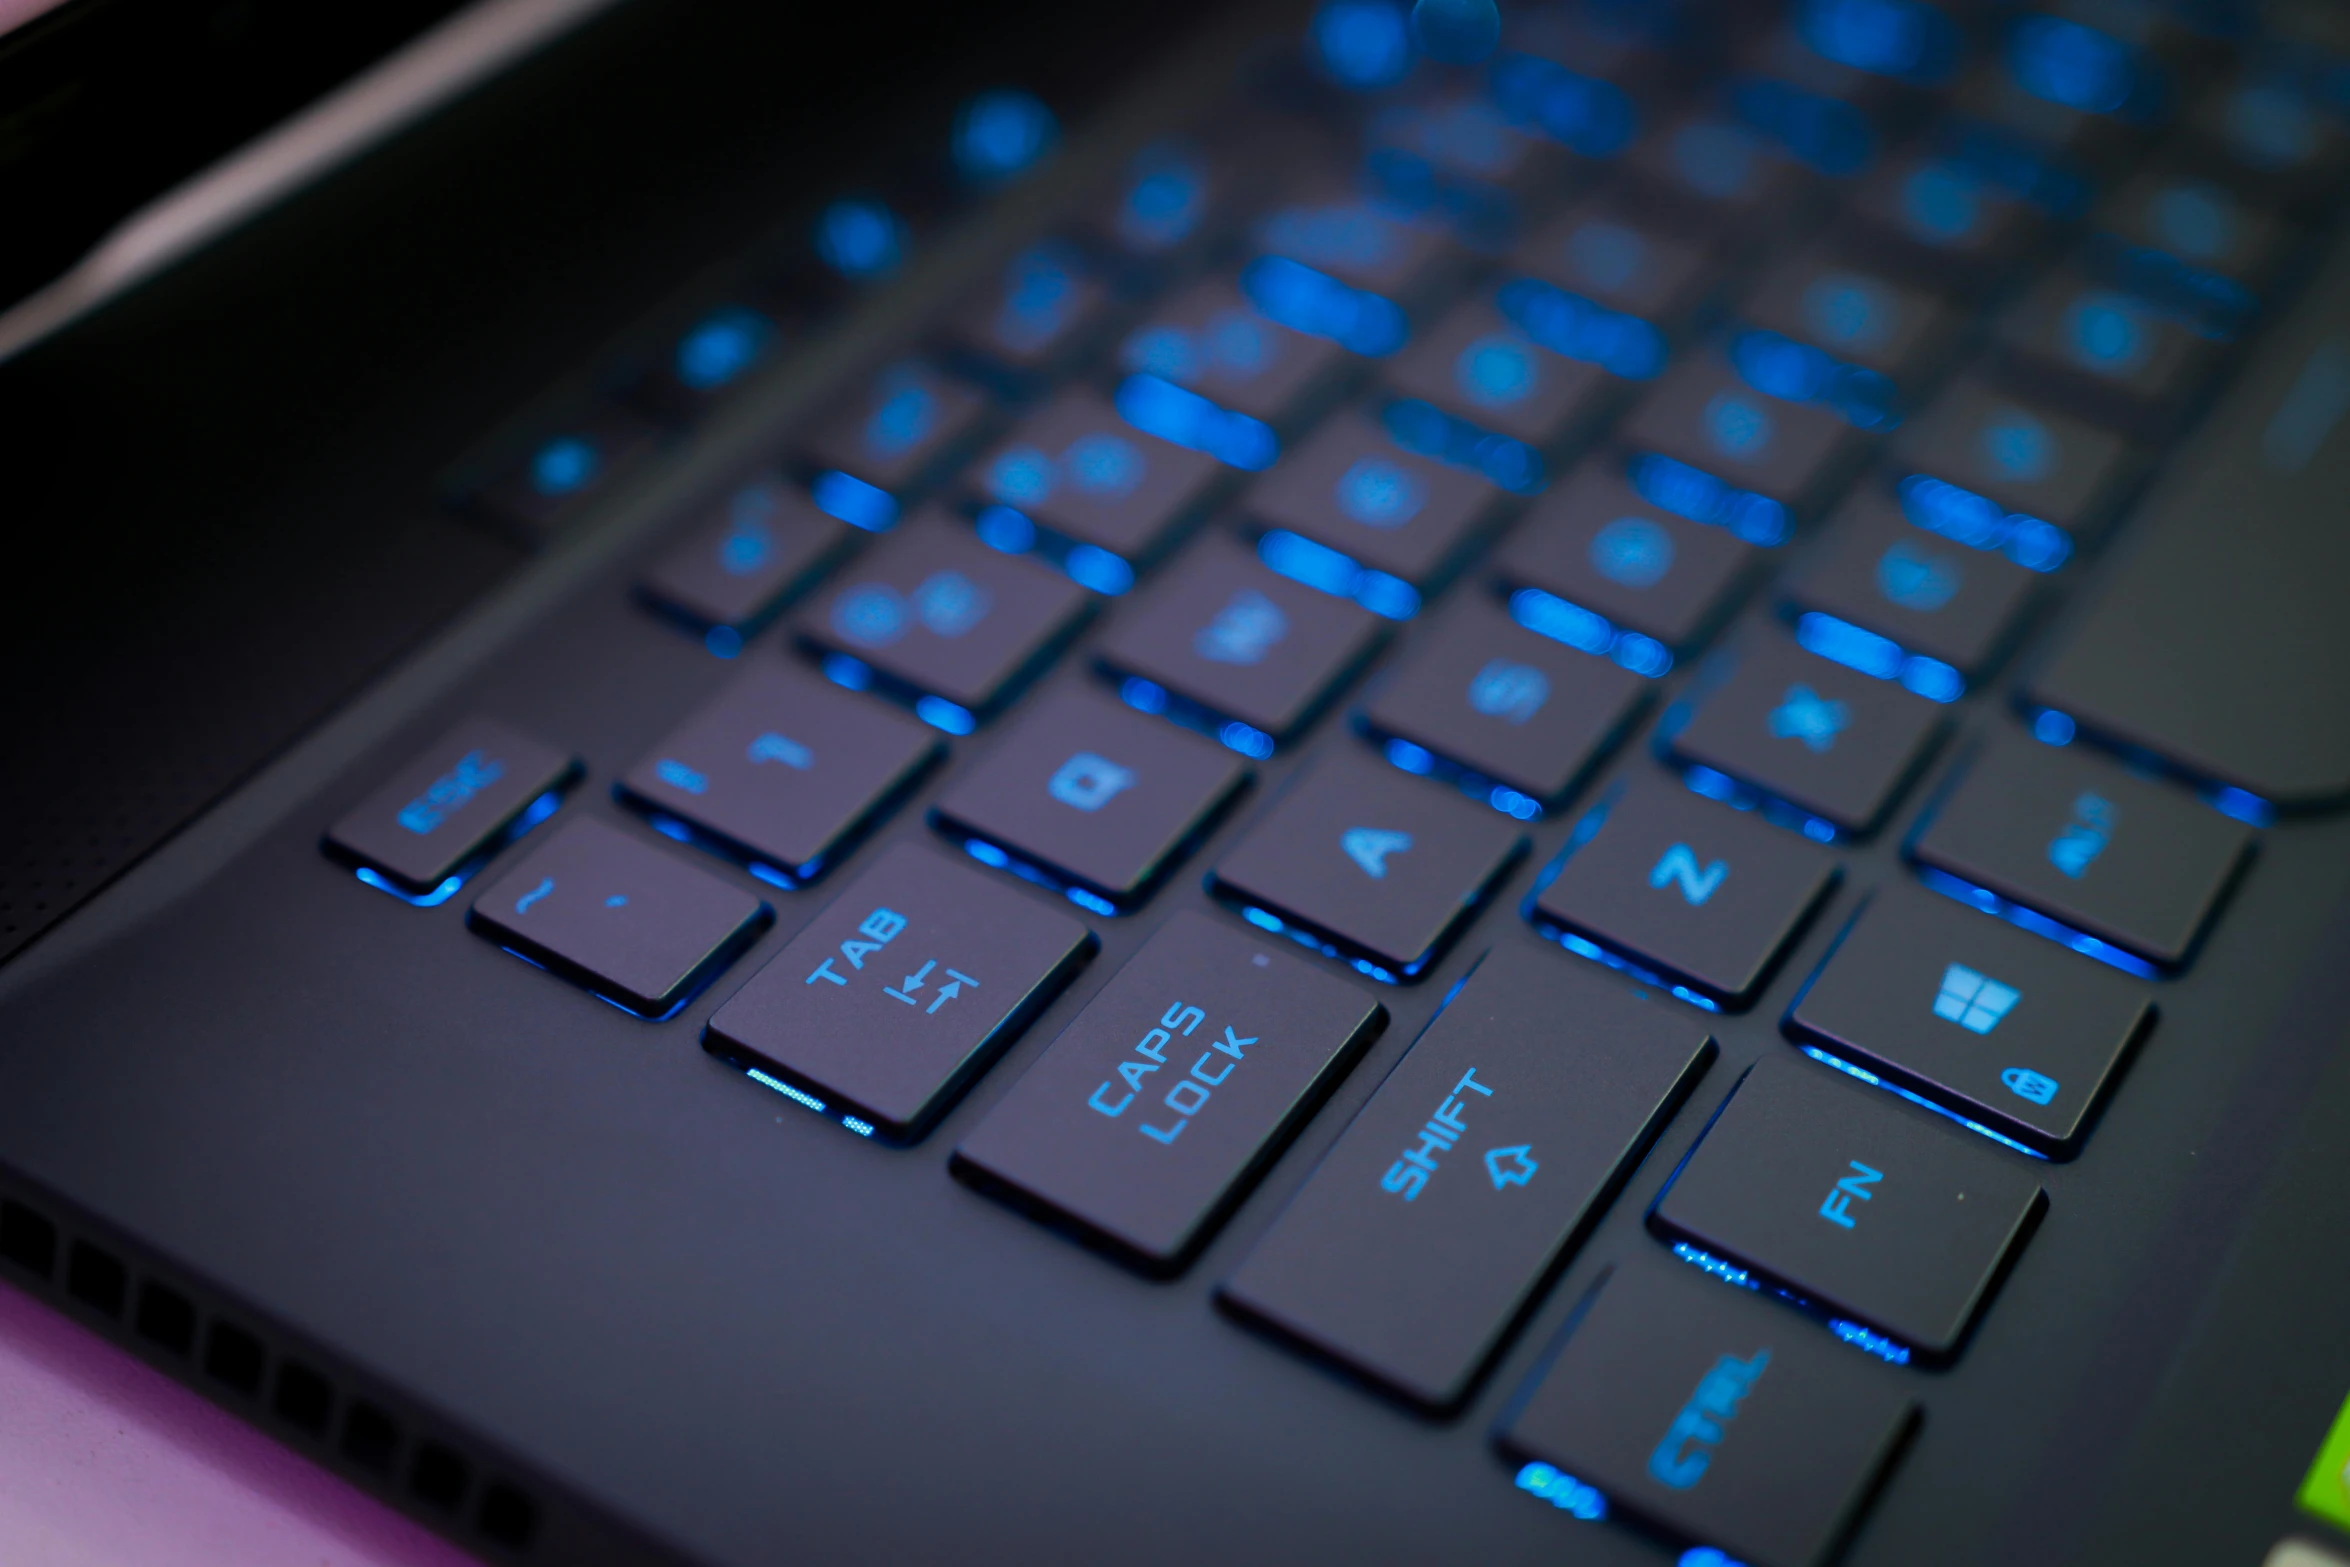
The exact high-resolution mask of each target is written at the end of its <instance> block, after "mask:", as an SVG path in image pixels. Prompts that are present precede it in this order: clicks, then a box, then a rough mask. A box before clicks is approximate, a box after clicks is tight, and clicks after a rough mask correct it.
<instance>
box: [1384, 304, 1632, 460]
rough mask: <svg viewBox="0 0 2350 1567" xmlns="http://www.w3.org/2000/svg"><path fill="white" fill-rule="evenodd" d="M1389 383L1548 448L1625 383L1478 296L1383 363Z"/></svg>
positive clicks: (1585, 420) (1488, 427)
mask: <svg viewBox="0 0 2350 1567" xmlns="http://www.w3.org/2000/svg"><path fill="white" fill-rule="evenodd" d="M1386 382H1387V388H1388V390H1390V391H1392V392H1394V393H1395V394H1396V395H1398V396H1400V397H1414V398H1418V399H1420V400H1422V401H1424V402H1428V403H1433V404H1434V405H1435V406H1437V407H1438V408H1441V409H1443V410H1444V411H1445V412H1446V413H1449V414H1451V415H1453V416H1454V417H1455V418H1458V419H1465V420H1467V421H1468V422H1469V423H1471V424H1473V425H1476V426H1477V427H1478V428H1479V429H1482V430H1492V431H1496V432H1498V433H1500V434H1502V435H1507V436H1510V437H1512V438H1513V439H1516V440H1520V441H1524V442H1526V443H1527V444H1528V445H1530V446H1539V447H1545V448H1547V447H1551V446H1556V445H1558V444H1559V443H1560V442H1562V441H1564V440H1566V439H1568V438H1569V437H1570V436H1571V435H1572V434H1573V433H1574V432H1575V431H1576V430H1578V429H1579V428H1581V427H1582V426H1584V425H1586V424H1588V423H1589V422H1590V421H1591V420H1592V419H1593V418H1594V417H1596V416H1597V415H1598V414H1599V412H1600V411H1601V410H1602V409H1603V407H1605V405H1606V404H1607V402H1608V400H1609V399H1611V398H1612V397H1614V396H1615V395H1616V394H1617V393H1618V391H1619V390H1620V388H1621V387H1622V386H1623V384H1624V383H1622V382H1620V381H1618V380H1617V379H1616V378H1615V377H1613V376H1611V375H1609V374H1608V373H1607V372H1606V371H1605V370H1603V369H1601V368H1600V367H1599V366H1598V365H1597V364H1595V363H1593V362H1591V361H1590V360H1589V359H1570V358H1567V357H1566V356H1565V355H1563V354H1559V353H1554V352H1552V351H1551V349H1549V348H1546V347H1542V346H1540V345H1538V344H1536V343H1535V342H1534V341H1533V340H1532V339H1530V338H1528V337H1527V336H1526V334H1525V333H1524V332H1523V331H1521V330H1520V329H1519V328H1518V326H1517V325H1516V324H1515V323H1513V322H1511V321H1510V320H1509V319H1507V318H1506V317H1504V316H1503V315H1502V313H1501V312H1500V311H1498V310H1496V309H1495V308H1494V307H1493V306H1492V305H1490V304H1488V303H1486V302H1485V301H1483V300H1465V301H1463V302H1462V303H1460V304H1458V305H1455V306H1454V307H1453V308H1452V309H1451V310H1449V311H1447V312H1446V313H1445V314H1444V315H1443V316H1442V317H1441V318H1440V319H1439V320H1438V321H1437V322H1436V324H1435V325H1433V326H1431V327H1430V328H1428V330H1427V331H1425V332H1423V333H1422V334H1421V335H1420V336H1419V337H1418V338H1417V339H1415V340H1414V341H1413V342H1412V344H1411V345H1410V346H1409V347H1407V348H1405V349H1404V351H1403V352H1402V353H1400V354H1397V355H1396V356H1395V358H1394V359H1393V360H1391V361H1390V362H1389V365H1388V369H1387V377H1386Z"/></svg>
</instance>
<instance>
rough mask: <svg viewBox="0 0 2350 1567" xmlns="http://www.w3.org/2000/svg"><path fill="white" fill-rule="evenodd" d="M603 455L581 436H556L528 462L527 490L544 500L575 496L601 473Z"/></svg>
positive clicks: (592, 443) (591, 442) (593, 444)
mask: <svg viewBox="0 0 2350 1567" xmlns="http://www.w3.org/2000/svg"><path fill="white" fill-rule="evenodd" d="M603 467H604V457H603V454H602V453H601V452H599V451H597V450H596V446H595V443H594V442H593V441H590V440H588V439H587V438H586V437H584V436H578V435H559V436H557V437H555V439H553V440H551V441H549V442H547V444H546V445H544V446H542V447H540V448H539V449H538V450H537V451H536V452H534V453H532V455H531V459H530V487H531V488H532V489H534V490H536V491H538V492H539V493H540V494H541V495H545V496H550V497H553V496H563V495H576V494H578V493H579V492H580V491H581V490H584V489H586V488H587V487H588V485H589V484H590V483H591V482H593V481H594V479H595V477H596V475H597V474H598V473H601V472H602V471H603Z"/></svg>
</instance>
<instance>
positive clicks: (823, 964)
mask: <svg viewBox="0 0 2350 1567" xmlns="http://www.w3.org/2000/svg"><path fill="white" fill-rule="evenodd" d="M1097 945H1098V943H1097V942H1096V941H1095V940H1094V936H1093V933H1092V932H1091V931H1089V930H1087V929H1086V928H1085V927H1084V926H1083V925H1082V924H1080V923H1078V922H1077V921H1076V920H1074V919H1071V918H1070V917H1069V916H1068V915H1066V914H1063V913H1059V912H1057V911H1056V910H1054V909H1051V908H1049V907H1046V906H1045V905H1044V904H1042V903H1041V902H1039V901H1038V900H1037V899H1036V898H1033V897H1030V896H1028V895H1026V894H1023V893H1019V892H1015V891H1013V890H1012V889H1010V888H1008V887H1005V886H1002V885H1001V884H999V883H996V882H992V881H990V880H988V878H987V877H986V876H985V875H984V874H982V873H981V872H978V871H975V870H972V869H971V868H970V867H969V866H966V865H958V864H956V863H955V862H954V861H953V860H950V859H948V858H947V857H946V856H944V855H942V854H940V853H939V852H938V851H937V850H935V849H931V848H927V847H925V846H924V845H922V844H918V843H900V844H894V845H892V846H891V847H890V848H889V849H887V850H886V851H884V852H883V854H882V855H881V857H880V858H879V859H877V860H875V861H874V862H873V864H872V865H871V866H869V867H868V868H867V869H866V870H865V872H864V874H863V875H861V876H859V877H858V878H857V879H856V880H855V881H853V882H851V883H849V884H848V886H847V887H845V888H844V889H842V891H841V894H840V896H839V897H837V898H835V899H833V900H832V902H831V903H830V904H829V905H828V906H826V908H825V909H824V912H822V913H821V914H818V915H817V916H816V917H815V918H814V919H812V920H810V921H809V922H808V923H807V925H806V926H805V927H804V928H802V930H801V931H800V933H799V934H798V935H797V936H794V937H793V938H792V940H791V944H790V945H789V946H787V947H785V948H784V949H783V950H782V951H781V952H779V953H777V954H776V955H775V957H774V958H773V959H771V960H770V961H769V962H768V964H767V966H766V967H765V968H763V969H761V970H760V971H759V972H758V973H756V974H754V975H752V976H751V979H750V982H749V983H748V984H746V985H744V986H743V987H742V989H740V990H738V991H736V992H735V993H734V995H733V996H732V997H731V998H729V999H728V1001H727V1002H726V1004H725V1005H724V1006H722V1007H720V1008H719V1009H718V1010H717V1012H716V1013H715V1014H713V1015H712V1017H711V1019H710V1026H709V1028H708V1029H707V1030H706V1031H705V1032H704V1034H703V1036H702V1046H703V1048H704V1049H706V1050H708V1051H709V1052H710V1053H711V1054H712V1055H715V1056H719V1057H721V1058H723V1059H725V1060H727V1061H730V1062H732V1063H733V1064H734V1065H736V1066H738V1067H741V1068H743V1069H744V1070H746V1071H755V1072H759V1073H762V1074H764V1075H766V1076H767V1077H768V1078H770V1079H771V1081H770V1083H769V1086H770V1087H773V1086H776V1084H777V1083H781V1084H782V1085H784V1086H785V1087H787V1088H788V1089H791V1090H794V1092H793V1094H792V1097H794V1098H797V1099H799V1100H800V1101H801V1102H802V1103H803V1104H808V1105H809V1108H811V1109H814V1110H816V1111H817V1112H818V1113H819V1114H825V1115H832V1116H836V1117H839V1118H840V1119H841V1120H842V1121H843V1122H844V1124H849V1126H850V1130H852V1131H863V1132H865V1133H867V1134H868V1135H870V1134H871V1133H872V1132H874V1131H878V1132H880V1134H881V1135H882V1136H884V1137H887V1138H889V1139H891V1140H893V1141H911V1140H913V1139H915V1138H918V1137H920V1136H922V1135H923V1134H924V1133H926V1132H928V1131H929V1130H930V1128H931V1127H932V1126H933V1125H934V1124H936V1122H937V1120H938V1118H939V1117H940V1116H941V1115H943V1114H944V1113H945V1112H946V1110H947V1108H948V1107H949V1106H950V1105H952V1104H953V1103H954V1102H955V1101H956V1100H957V1099H959V1098H961V1097H962V1094H963V1090H964V1089H965V1088H966V1087H968V1086H969V1084H970V1083H971V1081H972V1079H973V1078H975V1077H977V1076H978V1075H979V1074H980V1073H981V1072H984V1071H986V1070H987V1068H988V1066H989V1065H990V1064H992V1063H993V1062H994V1060H995V1059H996V1057H997V1056H999V1055H1001V1054H1003V1052H1004V1048H1005V1047H1006V1046H1007V1045H1009V1044H1011V1042H1012V1041H1013V1040H1014V1039H1016V1038H1017V1037H1019V1034H1020V1031H1021V1030H1022V1029H1024V1028H1026V1027H1027V1026H1028V1024H1029V1022H1030V1021H1031V1020H1032V1019H1033V1018H1035V1016H1036V1014H1037V1013H1039V1012H1041V1011H1043V1010H1044V1008H1045V1006H1046V1004H1047V1003H1049V1002H1050V1001H1051V1000H1052V999H1053V997H1054V996H1056V995H1058V994H1059V993H1060V991H1061V989H1062V987H1063V986H1065V985H1066V984H1068V982H1069V980H1070V978H1071V977H1072V976H1074V975H1075V974H1076V972H1077V970H1078V969H1079V968H1081V967H1082V966H1083V965H1084V964H1085V962H1086V961H1087V960H1088V959H1089V958H1091V957H1092V955H1093V952H1094V949H1095V947H1096V946H1097ZM811 1101H813V1103H811Z"/></svg>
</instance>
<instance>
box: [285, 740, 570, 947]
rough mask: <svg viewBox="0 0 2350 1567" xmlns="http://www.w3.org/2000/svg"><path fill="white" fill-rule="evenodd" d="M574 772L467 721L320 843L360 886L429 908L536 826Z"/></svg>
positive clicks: (550, 753)
mask: <svg viewBox="0 0 2350 1567" xmlns="http://www.w3.org/2000/svg"><path fill="white" fill-rule="evenodd" d="M579 775H580V765H579V760H578V758H576V757H573V756H569V755H566V754H565V753H563V752H561V751H557V750H555V749H553V748H552V747H549V746H544V745H541V744H540V743H539V742H538V741H536V740H533V739H530V738H529V737H528V736H526V735H520V734H516V733H515V732H514V731H513V730H511V729H509V728H507V727H506V726H505V725H504V724H499V723H493V722H491V721H490V720H489V719H486V718H469V719H467V720H466V721H465V722H463V723H461V724H459V725H458V726H457V727H456V728H454V729H452V730H450V731H449V732H448V733H447V734H445V735H443V736H441V738H440V739H438V740H436V741H434V742H433V743H432V745H431V746H429V747H428V748H426V750H425V751H424V752H423V753H421V754H420V755H418V756H417V757H416V759H415V760H413V761H411V762H410V763H409V764H408V765H407V766H405V767H403V768H401V769H400V770H399V771H398V772H396V773H394V774H393V775H392V776H391V778H390V779H388V780H387V781H386V782H385V783H384V785H383V786H382V787H381V788H379V789H377V790H376V791H375V792H374V793H372V794H370V795H368V797H367V798H366V799H364V800H362V801H361V802H360V803H359V804H358V805H356V806H354V807H353V808H352V810H351V812H350V814H348V815H346V816H344V817H343V818H342V819H341V820H339V821H337V822H336V823H335V824H334V825H333V826H332V827H330V828H328V829H327V831H326V837H325V839H324V841H323V843H322V845H321V846H322V847H323V848H324V849H325V850H326V852H327V853H328V854H329V855H330V856H332V857H333V858H335V859H337V860H340V861H342V862H343V863H344V864H345V865H348V866H351V867H352V868H353V869H355V870H357V871H358V872H359V879H360V880H361V881H364V882H366V883H368V884H369V885H370V886H374V887H381V888H383V889H385V890H386V891H389V892H393V893H396V894H398V895H400V896H402V897H405V898H407V899H409V900H411V901H413V902H419V903H423V904H425V905H427V906H428V907H429V906H430V905H432V904H436V903H442V902H445V901H447V899H448V898H449V897H450V896H451V895H452V894H454V893H455V892H456V891H457V889H458V888H459V887H461V886H463V885H464V884H465V881H466V879H467V878H468V877H470V876H472V874H473V873H474V872H475V871H476V870H478V869H479V868H480V867H481V865H482V863H483V862H484V861H486V860H487V859H488V858H489V857H490V856H491V855H492V854H495V853H496V852H497V851H498V850H499V849H500V848H502V847H504V846H505V844H507V843H508V842H510V841H511V840H512V839H513V838H514V837H515V836H517V835H518V834H519V833H522V832H527V831H528V830H529V829H530V827H531V826H533V825H535V824H536V823H538V822H540V821H543V820H545V819H546V817H547V815H548V813H550V812H552V811H553V810H554V808H555V803H556V801H557V800H558V799H559V798H560V796H561V794H562V791H563V790H565V789H567V788H569V787H570V786H571V785H572V784H573V783H574V782H576V781H577V780H578V778H579Z"/></svg>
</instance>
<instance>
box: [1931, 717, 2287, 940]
mask: <svg viewBox="0 0 2350 1567" xmlns="http://www.w3.org/2000/svg"><path fill="white" fill-rule="evenodd" d="M2254 837H2255V834H2254V832H2253V830H2252V829H2251V828H2250V827H2248V826H2246V825H2245V824H2244V823H2242V822H2239V821H2236V820H2235V819H2233V818H2232V817H2226V816H2222V815H2220V814H2219V812H2217V811H2215V810H2213V809H2211V808H2210V807H2209V806H2207V805H2205V804H2203V803H2202V802H2201V801H2199V800H2197V799H2195V798H2193V797H2192V796H2190V795H2188V794H2186V793H2185V792H2184V791H2182V790H2179V789H2177V788H2175V787H2171V786H2166V785H2163V784H2159V783H2155V782H2152V781H2150V780H2148V779H2144V778H2140V777H2137V776H2135V775H2134V774H2131V773H2127V772H2124V771H2123V770H2122V769H2121V768H2120V767H2118V766H2116V765H2114V764H2113V763H2111V762H2109V761H2106V760H2105V759H2103V758H2101V757H2098V756H2094V755H2090V754H2087V753H2085V752H2083V751H2081V750H2080V749H2078V748H2074V747H2068V748H2066V749H2063V750H2058V749H2056V748H2055V747H2052V746H2045V745H2038V744H2034V743H2032V742H2029V741H2025V740H2023V739H2020V738H2017V737H2014V736H2002V737H2000V738H1999V739H1997V740H1995V741H1993V742H1992V744H1991V745H1990V746H1989V747H1988V748H1986V749H1985V751H1984V752H1983V754H1982V755H1981V756H1979V757H1977V758H1976V759H1975V760H1974V762H1973V763H1972V764H1971V765H1970V766H1969V767H1968V768H1967V771H1966V774H1965V776H1963V777H1962V778H1961V779H1960V780H1959V782H1958V783H1957V785H1956V786H1955V787H1954V788H1953V789H1952V790H1951V791H1950V793H1949V795H1948V797H1947V798H1946V799H1944V800H1943V801H1942V803H1941V804H1940V806H1939V807H1938V808H1937V809H1936V810H1935V812H1934V815H1933V816H1932V818H1931V819H1930V820H1929V821H1928V822H1927V824H1926V827H1925V830H1924V831H1922V832H1921V833H1919V834H1918V836H1917V838H1916V839H1915V840H1914V841H1913V842H1912V843H1911V845H1910V850H1909V852H1910V855H1911V857H1912V858H1913V859H1915V860H1916V861H1917V862H1918V863H1919V864H1920V865H1923V866H1926V867H1928V868H1929V869H1931V870H1934V871H1939V872H1941V873H1942V874H1944V875H1946V876H1951V877H1955V878H1957V879H1958V880H1959V881H1960V882H1963V883H1965V884H1966V886H1967V887H1970V888H1976V889H1981V890H1982V891H1985V892H1989V893H1992V894H1995V895H1996V896H1998V897H2000V898H2005V899H2008V900H2010V901H2011V902H2013V903H2016V904H2020V905H2021V906H2022V907H2023V908H2024V909H2027V910H2029V911H2031V912H2032V913H2035V914H2038V915H2041V916H2044V917H2045V918H2046V919H2048V920H2052V921H2055V922H2056V923H2057V924H2059V925H2061V926H2064V927H2066V929H2067V930H2068V931H2071V932H2076V933H2078V934H2079V935H2082V936H2089V937H2093V938H2095V939H2096V940H2098V941H2100V942H2105V943H2110V944H2111V945H2112V946H2114V947H2118V948H2120V949H2121V950H2122V951H2123V952H2125V953H2128V954H2130V955H2132V956H2134V957H2137V958H2139V959H2141V960H2143V961H2144V962H2147V963H2151V964H2154V965H2156V966H2158V967H2162V968H2176V967H2178V966H2179V965H2181V964H2183V963H2185V962H2186V961H2187V958H2188V957H2189V955H2190V954H2191V953H2193V951H2194V949H2195V943H2196V940H2197V939H2198V938H2199V937H2200V936H2201V935H2202V934H2203V932H2204V930H2205V929H2206V928H2207V927H2208V926H2209V925H2210V923H2211V917H2212V915H2213V913H2214V912H2215V911H2216V910H2217V909H2218V907H2219V904H2220V901H2221V899H2223V898H2224V897H2226V895H2227V892H2228V889H2229V888H2230V887H2231V886H2232V885H2233V884H2234V882H2235V879H2236V877H2237V875H2238V873H2239V872H2241V871H2242V869H2243V867H2244V863H2245V859H2246V857H2247V856H2248V855H2249V854H2250V853H2251V850H2252V844H2253V839H2254ZM2057 934H2058V939H2060V940H2065V939H2077V937H2073V938H2067V937H2066V936H2064V935H2063V934H2062V933H2057Z"/></svg>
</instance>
